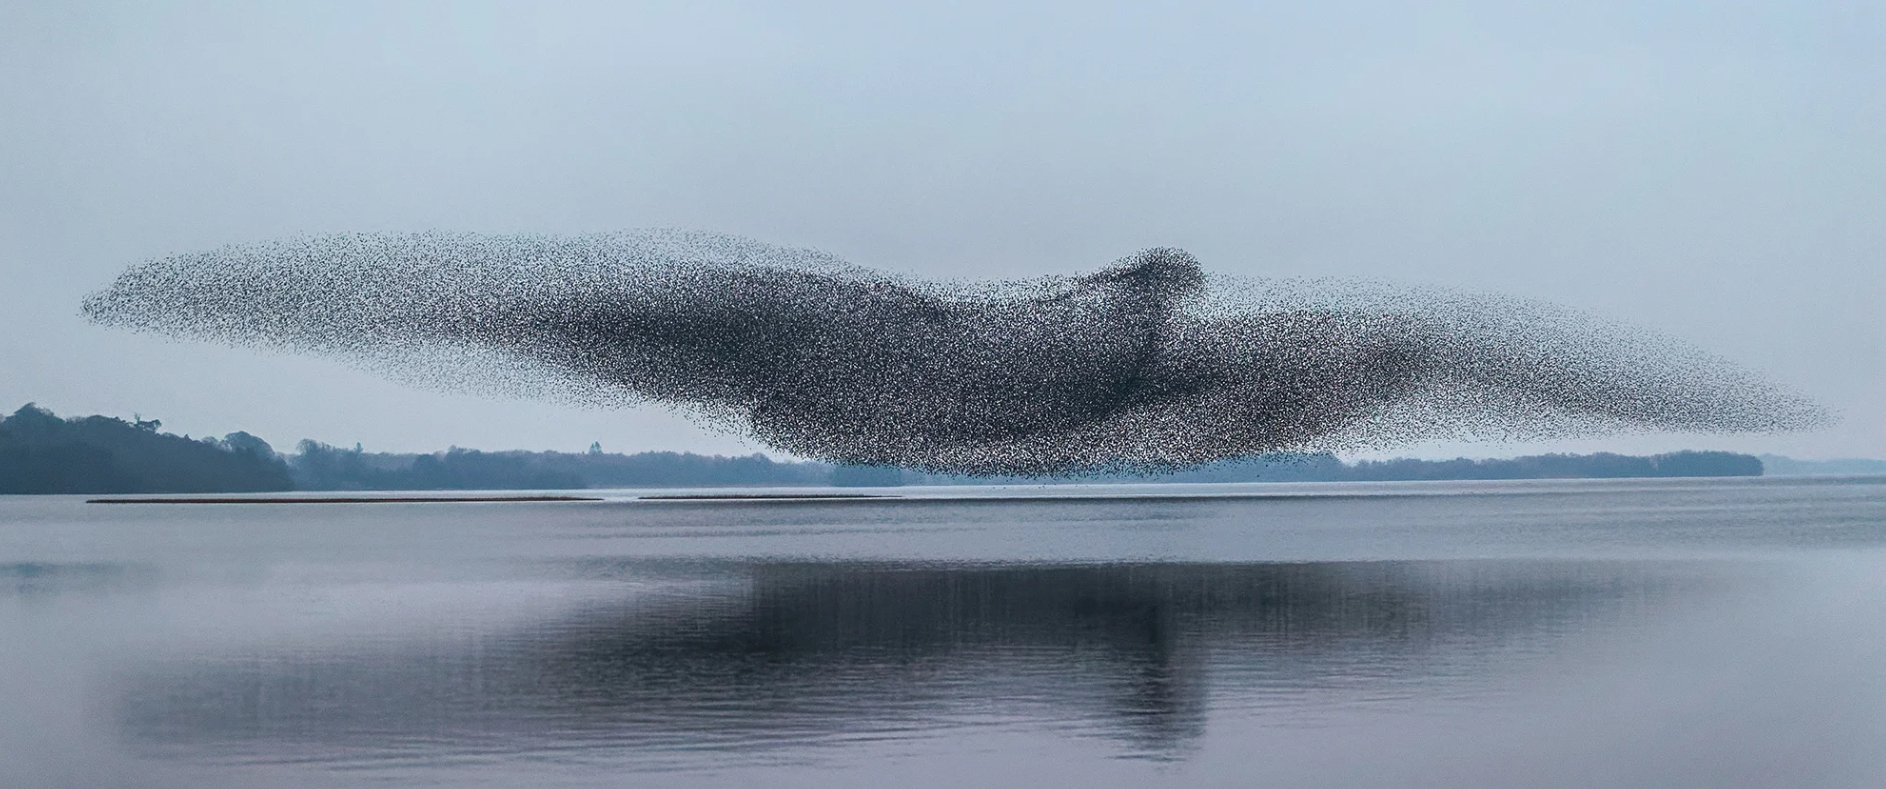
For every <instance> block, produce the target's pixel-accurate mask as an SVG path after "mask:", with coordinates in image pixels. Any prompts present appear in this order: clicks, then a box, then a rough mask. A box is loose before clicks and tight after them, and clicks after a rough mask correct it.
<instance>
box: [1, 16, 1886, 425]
mask: <svg viewBox="0 0 1886 789" xmlns="http://www.w3.org/2000/svg"><path fill="white" fill-rule="evenodd" d="M1882 42H1886V6H1882V5H1880V4H1877V3H1862V2H1852V3H1832V2H1830V3H1814V2H1779V1H1777V2H1767V3H1762V2H1753V3H1739V4H1723V3H1701V2H1699V3H1672V2H1636V3H1611V2H1603V1H1602V0H1600V1H1599V2H1576V3H1563V4H1559V5H1556V6H1555V5H1548V4H1541V3H1532V2H1504V3H1492V2H1481V3H1476V2H1431V3H1420V4H1405V3H1388V2H1340V1H1338V2H1326V1H1323V2H1294V3H1277V4H1262V3H1226V4H1191V5H1184V4H1171V3H1167V4H1157V7H1155V4H1110V3H1094V2H1078V3H1077V2H1068V3H1048V4H1033V5H1024V4H1017V3H1013V2H989V3H953V4H925V5H923V6H913V5H909V4H864V3H855V4H853V3H817V2H798V3H780V4H765V3H724V4H716V3H705V2H673V3H626V2H612V3H596V4H574V3H563V4H548V3H516V4H474V3H468V2H443V3H434V4H423V3H397V4H378V3H358V4H354V3H340V2H321V3H306V4H302V5H298V6H288V5H285V4H258V3H246V2H232V3H170V4H155V3H122V4H108V3H94V4H76V3H66V2H47V3H21V2H12V1H11V0H0V370H4V375H0V407H6V408H11V407H13V406H17V405H18V404H20V403H23V402H26V401H28V400H36V401H38V402H40V403H41V404H43V405H46V406H48V407H51V408H53V409H55V410H57V411H59V412H61V413H66V414H77V413H92V412H103V413H112V414H122V415H129V414H130V413H132V412H133V411H138V412H142V413H143V414H145V415H146V416H147V417H148V416H157V417H161V418H162V419H164V421H165V424H166V427H167V428H168V429H175V430H178V431H184V432H191V433H195V434H204V433H223V432H227V431H230V430H235V429H247V430H250V431H252V432H256V433H258V434H260V435H262V436H263V437H264V438H267V439H269V440H270V441H273V442H275V443H276V444H277V445H278V446H279V445H287V444H292V442H293V441H294V440H296V439H299V438H302V437H313V438H317V439H321V440H325V441H330V442H334V443H352V442H354V441H363V442H366V443H367V445H368V446H369V447H372V448H384V449H432V448H438V447H442V446H445V445H447V444H453V443H456V444H460V445H464V446H476V447H483V448H510V447H527V448H560V449H570V450H575V449H581V448H583V447H585V446H587V445H588V443H589V442H590V441H592V440H600V441H602V442H603V444H604V445H605V446H606V447H608V448H609V449H612V450H636V449H649V448H666V449H696V450H708V451H732V450H739V451H749V448H750V445H747V444H744V443H742V442H740V441H739V440H737V439H736V438H733V437H728V436H723V435H718V434H711V433H705V432H702V431H699V430H697V429H695V428H693V427H692V426H690V425H689V424H688V423H687V422H686V421H685V420H683V419H681V418H678V417H676V416H674V415H671V414H667V413H665V412H662V411H660V410H656V409H648V410H640V411H584V410H575V409H569V408H565V407H561V406H551V405H544V404H535V403H519V402H511V401H492V400H482V399H478V398H474V397H469V396H463V395H454V394H449V393H436V392H425V391H416V390H410V389H406V388H403V387H400V386H398V385H395V384H391V383H386V382H383V381H381V380H379V379H378V378H375V377H373V376H371V375H368V374H365V373H359V372H355V371H353V370H351V369H349V368H346V367H344V366H341V365H339V364H337V363H333V362H328V361H324V360H318V359H305V358H295V357H281V356H275V355H265V354H260V353H256V352H252V351H245V350H239V349H227V348H220V347H213V346H206V345H196V344H187V343H175V342H169V341H163V340H157V339H153V338H148V337H140V336H133V335H126V334H123V333H120V332H114V331H109V330H104V329H99V328H94V327H91V326H87V325H86V324H84V322H83V321H82V320H80V318H79V317H78V314H77V312H78V302H79V300H80V299H81V298H82V297H83V296H84V294H86V293H87V292H89V291H92V290H94V289H96V288H99V287H101V286H103V285H104V284H105V283H107V282H108V281H110V279H111V278H112V277H113V276H114V275H115V274H116V273H117V272H118V271H119V270H121V269H122V268H123V267H124V266H125V265H127V264H130V263H134V262H137V261H140V260H143V259H147V258H151V257H155V256H160V255H165V254H170V253H175V252H186V251H193V250H199V249H204V248H209V247H215V246H220V245H223V244H226V243H236V242H251V241H258V240H263V239H267V238H271V237H277V236H285V235H295V234H304V233H318V232H330V231H349V230H375V231H413V230H427V229H441V230H468V231H484V232H517V231H537V232H587V231H601V230H615V229H623V228H635V227H685V228H699V229H707V230H716V231H722V232H730V233H738V234H742V235H748V236H752V237H755V238H759V239H762V240H765V241H770V242H773V243H779V244H787V245H795V246H811V247H817V248H820V249H824V250H827V251H830V252H833V253H836V254H839V255H841V256H844V257H846V258H848V259H850V260H851V261H853V262H855V263H859V264H862V265H868V266H874V267H879V268H885V269H892V270H896V271H900V272H904V273H909V274H916V275H921V276H932V277H977V278H980V277H1012V276H1028V275H1036V274H1047V273H1065V272H1070V271H1077V270H1086V269H1092V268H1096V267H1099V266H1101V265H1104V264H1106V263H1107V262H1109V261H1112V260H1114V259H1116V258H1119V257H1121V256H1123V255H1126V254H1129V253H1132V252H1134V251H1136V250H1138V249H1141V248H1144V247H1147V246H1154V245H1173V246H1182V247H1184V248H1186V249H1188V250H1190V251H1192V252H1193V253H1195V254H1196V255H1198V257H1199V258H1200V260H1201V261H1202V262H1203V263H1204V265H1205V266H1206V267H1207V268H1209V269H1213V270H1217V271H1224V272H1231V273H1238V274H1246V275H1254V276H1304V275H1312V276H1357V277H1371V278H1388V279H1394V280H1400V281H1406V282H1411V283H1423V284H1438V285H1449V286H1457V287H1465V288H1470V289H1475V290H1488V291H1499V292H1505V293H1510V294H1514V295H1519V296H1525V297H1535V298H1544V299H1549V300H1552V301H1556V302H1559V303H1562V304H1567V305H1570V306H1573V307H1577V308H1581V309H1586V310H1590V311H1593V312H1596V313H1600V314H1604V315H1608V316H1612V317H1616V318H1619V319H1623V320H1626V321H1629V322H1633V323H1636V324H1640V325H1644V326H1648V327H1651V328H1653V329H1657V330H1659V331H1662V332H1665V333H1668V334H1671V335H1674V336H1677V337H1680V338H1683V339H1686V340H1689V341H1691V342H1694V343H1697V344H1700V345H1702V346H1704V347H1706V348H1709V349H1710V350H1713V351H1715V352H1717V353H1720V354H1722V355H1725V356H1728V357H1730V358H1732V359H1735V360H1737V361H1738V362H1741V363H1743V364H1745V365H1747V366H1749V367H1751V368H1754V369H1756V370H1759V371H1762V372H1764V373H1766V374H1768V375H1770V376H1772V377H1774V378H1776V379H1778V380H1781V381H1784V382H1787V383H1789V384H1792V385H1794V386H1796V387H1797V388H1799V389H1800V390H1802V391H1803V392H1805V393H1807V394H1809V395H1811V396H1814V397H1816V398H1818V399H1820V400H1821V401H1823V402H1824V403H1826V404H1828V405H1830V406H1832V407H1834V408H1836V409H1838V410H1839V411H1841V412H1842V413H1843V415H1844V417H1845V421H1844V423H1842V424H1841V425H1840V426H1838V427H1836V428H1834V429H1831V430H1827V431H1823V432H1819V433H1813V434H1801V435H1786V436H1753V437H1695V436H1651V437H1623V438H1618V439H1612V440H1606V441H1584V442H1577V443H1575V444H1561V445H1553V446H1552V447H1550V448H1564V449H1573V450H1581V451H1583V450H1591V449H1600V448H1603V449H1618V450H1624V451H1651V450H1660V449H1669V448H1679V447H1720V448H1730V449H1743V450H1750V451H1775V452H1781V453H1784V454H1793V455H1797V456H1802V457H1829V456H1845V455H1872V456H1882V455H1886V408H1882V406H1881V402H1882V399H1883V398H1882V394H1883V389H1886V364H1883V363H1886V351H1883V349H1886V324H1882V322H1881V321H1880V320H1879V317H1878V309H1877V307H1876V305H1878V304H1880V303H1882V302H1883V301H1886V44H1882ZM751 448H757V447H751ZM1541 448H1547V447H1539V446H1526V447H1519V446H1498V445H1473V446H1451V445H1450V446H1443V445H1434V446H1426V447H1417V448H1411V451H1414V452H1416V453H1418V454H1436V453H1454V452H1466V453H1469V454H1475V455H1488V454H1504V453H1508V452H1515V451H1531V450H1535V449H1541Z"/></svg>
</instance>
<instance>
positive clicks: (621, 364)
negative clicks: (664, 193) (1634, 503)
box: [84, 231, 1826, 475]
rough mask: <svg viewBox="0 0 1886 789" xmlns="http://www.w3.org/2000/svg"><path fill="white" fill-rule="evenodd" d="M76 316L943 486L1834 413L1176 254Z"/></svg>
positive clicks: (589, 278)
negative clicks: (661, 422) (542, 403)
mask: <svg viewBox="0 0 1886 789" xmlns="http://www.w3.org/2000/svg"><path fill="white" fill-rule="evenodd" d="M84 312H85V314H86V315H87V316H88V317H89V318H90V319H91V320H93V321H94V322H97V323H100V324H105V325H110V326H120V327H126V328H130V329H135V330H142V331H150V332H157V333H161V334H165V335H171V336H179V337H188V338H198V339H208V340H214V341H220V342H226V343H235V344H240V345H251V346H263V347H269V348H276V349H286V350H292V351H299V352H312V353H318V354H326V355H334V356H339V357H341V358H345V359H348V360H351V361H354V362H356V363H359V364H363V365H366V366H368V367H371V368H374V369H377V370H380V371H382V372H385V373H388V374H391V375H393V376H395V377H398V378H401V379H404V380H407V381H409V382H414V383H418V384H422V385H428V386H434V387H443V388H449V389H461V390H462V389H472V390H480V391H487V392H492V391H495V392H504V393H510V394H524V395H531V396H547V397H555V398H562V399H569V400H575V401H579V402H584V403H591V404H603V405H618V404H634V403H648V402H656V403H662V404H668V405H672V406H678V407H681V408H683V409H685V410H687V411H689V412H690V413H693V414H695V415H698V416H700V417H702V418H704V419H705V420H708V421H709V422H711V423H714V424H717V425H722V426H726V427H729V428H732V429H736V430H740V431H743V432H745V433H747V434H750V435H752V436H754V437H756V438H757V439H759V440H760V441H762V442H764V443H766V444H768V445H770V446H773V447H775V448H777V449H780V450H783V451H786V452H790V453H793V454H796V455H800V456H804V457H811V458H820V459H825V460H829V461H833V462H837V463H848V464H866V465H889V466H903V467H907V468H919V469H924V470H927V471H933V472H942V473H959V474H965V473H966V474H1023V475H1045V474H1078V473H1082V472H1085V471H1096V470H1125V469H1131V470H1160V469H1171V468H1177V467H1183V466H1188V465H1193V464H1198V463H1204V462H1209V461H1215V460H1223V459H1230V458H1237V457H1245V456H1250V455H1254V454H1260V453H1266V452H1275V451H1308V450H1337V451H1341V450H1354V449H1363V448H1385V447H1388V446H1392V445H1396V444H1403V443H1408V442H1414V441H1420V440H1427V439H1436V438H1455V439H1477V438H1478V439H1500V440H1518V439H1539V438H1551V437H1565V436H1574V435H1589V434H1594V433H1601V432H1612V431H1620V430H1666V431H1682V432H1740V431H1777V430H1789V429H1799V428H1805V427H1812V426H1815V425H1817V424H1820V423H1822V422H1823V421H1824V420H1825V419H1826V415H1825V413H1824V412H1823V411H1822V410H1820V409H1819V408H1818V407H1817V406H1816V405H1814V404H1813V403H1812V402H1810V401H1808V400H1806V399H1803V398H1801V397H1799V396H1797V395H1794V394H1791V393H1789V392H1788V391H1786V390H1784V389H1782V388H1780V387H1777V386H1775V385H1773V384H1771V383H1768V382H1766V381H1764V380H1763V379H1761V378H1759V377H1757V376H1755V375H1753V374H1750V373H1747V372H1744V371H1742V370H1739V369H1738V368H1736V367H1735V366H1733V365H1731V364H1729V363H1727V362H1725V361H1723V360H1721V359H1719V358H1717V357H1714V356H1711V355H1709V354H1707V353H1704V352H1702V351H1700V350H1697V349H1695V348H1693V347H1690V346H1687V345H1684V344H1682V343H1678V342H1675V341H1671V340H1667V339H1663V338H1660V337H1657V336H1655V335H1653V334H1650V333H1648V332H1644V331H1640V330H1635V329H1632V328H1629V327H1624V326H1619V325H1616V324H1612V323H1608V322H1605V321H1602V320H1597V319H1594V318H1591V317H1588V316H1584V315H1581V314H1579V313H1577V312H1575V311H1572V310H1567V309H1562V308H1558V307H1554V306H1551V305H1547V304H1541V303H1536V302H1529V301H1523V300H1517V299H1509V298H1501V297H1496V296H1481V295H1473V294H1464V293H1458V292H1453V291H1446V290H1439V289H1420V288H1407V287H1395V286H1389V285H1383V284H1370V283H1355V282H1337V281H1323V280H1310V281H1303V280H1250V279H1237V278H1231V277H1224V276H1217V275H1207V274H1206V273H1205V272H1204V271H1203V270H1202V269H1201V268H1200V266H1199V264H1198V262H1197V261H1196V260H1194V259H1193V257H1192V256H1191V255H1189V254H1187V253H1185V252H1183V251H1180V250H1176V249H1149V250H1146V251H1143V252H1140V253H1138V254H1136V255H1133V256H1131V257H1128V258H1126V259H1123V260H1120V261H1118V262H1115V263H1114V264H1112V265H1111V266H1108V267H1106V268H1103V269H1101V270H1099V271H1096V272H1094V273H1091V274H1085V275H1080V276H1065V277H1048V278H1041V279H1034V280H1026V281H1015V282H998V283H949V282H923V281H916V280H912V279H908V278H904V277H899V276H895V275H889V274H885V273H882V272H876V271H872V270H869V269H864V268H860V267H857V266H853V265H850V264H848V263H846V262H844V261H842V260H839V259H837V258H835V257H832V256H830V255H826V254H823V253H819V252H815V251H810V250H802V249H790V248H782V247H776V246H771V245H767V244H762V243H758V242H755V241H751V240H746V239H741V238H735V237H730V236H724V235H718V234H710V233H694V232H676V231H655V232H635V233H613V234H601V235H587V236H562V237H559V236H538V235H530V236H516V235H513V236H493V235H471V234H439V233H429V234H414V235H375V234H364V235H331V236H320V237H311V238H301V239H293V240H286V241H279V242H273V243H265V244H259V245H250V246H233V247H227V248H223V249H217V250H213V251H207V252H200V253H193V254H184V255H176V256H171V257H165V258H161V259H157V260H152V261H149V262H146V263H143V264H141V265H137V266H134V267H132V268H131V269H129V270H128V271H126V272H125V273H124V274H123V275H122V276H120V277H119V278H118V279H117V280H116V281H115V282H114V283H112V284H111V285H110V286H109V287H108V288H106V289H105V290H103V291H101V292H98V293H96V294H94V295H92V296H91V297H89V298H88V299H87V300H86V301H85V304H84Z"/></svg>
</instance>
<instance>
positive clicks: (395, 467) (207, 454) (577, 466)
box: [0, 404, 1886, 494]
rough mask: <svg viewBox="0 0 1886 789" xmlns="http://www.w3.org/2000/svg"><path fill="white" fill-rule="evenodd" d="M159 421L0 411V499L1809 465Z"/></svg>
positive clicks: (1718, 472)
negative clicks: (1037, 450)
mask: <svg viewBox="0 0 1886 789" xmlns="http://www.w3.org/2000/svg"><path fill="white" fill-rule="evenodd" d="M162 427H163V424H162V423H161V422H159V421H157V420H154V419H153V420H144V419H141V418H134V419H132V420H129V421H127V420H124V419H120V418H117V417H108V416H85V417H72V418H61V417H59V416H57V415H55V414H53V413H52V412H51V411H48V410H46V409H44V408H40V407H38V406H36V405H32V404H28V405H26V406H25V407H22V408H20V409H19V410H18V411H15V412H14V413H13V414H12V415H11V416H8V417H5V418H0V494H14V493H84V494H91V493H106V494H110V493H238V492H265V491H290V490H310V491H356V490H574V489H583V488H694V487H802V486H828V485H830V486H838V487H857V486H892V485H974V484H991V483H1041V482H1049V483H1054V482H1319V481H1390V480H1501V479H1574V478H1624V477H1723V476H1759V475H1761V474H1762V473H1763V472H1764V460H1766V461H1768V463H1769V464H1771V468H1770V473H1774V471H1775V470H1776V469H1774V468H1772V466H1782V467H1785V468H1787V469H1788V470H1789V471H1794V472H1795V473H1817V472H1816V471H1814V470H1812V469H1813V467H1814V464H1813V463H1812V462H1808V461H1793V460H1789V459H1788V458H1781V457H1774V456H1764V457H1762V458H1757V457H1755V456H1753V455H1743V454H1736V453H1730V452H1675V453H1670V454H1663V455H1653V456H1648V457H1638V456H1628V455H1616V454H1610V453H1598V454H1592V455H1562V454H1555V455H1534V456H1530V457H1519V458H1511V459H1503V460H1469V459H1466V458H1459V459H1455V460H1440V461H1435V460H1413V459H1396V460H1386V461H1361V462H1355V463H1345V462H1343V461H1342V460H1340V459H1338V458H1337V457H1336V456H1334V455H1331V454H1327V453H1317V454H1280V455H1265V456H1259V457H1253V458H1246V459H1240V460H1231V461H1224V462H1220V463H1212V464H1207V465H1204V466H1199V467H1195V468H1190V469H1185V470H1182V471H1176V472H1173V473H1168V474H1154V475H1136V474H1120V473H1104V474H1091V475H1084V476H1079V477H1069V478H1059V479H1050V480H1038V479H1013V478H1006V479H1005V478H995V479H991V478H972V477H956V476H944V475H935V474H926V473H923V472H919V471H913V470H908V469H898V468H886V467H870V466H845V465H833V464H829V463H819V462H802V461H785V460H773V459H771V458H768V457H766V456H765V455H760V454H754V455H746V456H737V457H726V456H721V455H697V454H693V453H685V452H639V453H635V454H618V453H609V452H604V451H602V448H601V447H600V446H599V445H591V447H590V449H589V451H587V452H527V451H507V452H484V451H479V450H475V449H459V448H456V447H455V448H452V449H448V450H445V451H442V452H432V453H394V452H368V451H366V450H365V449H363V448H362V447H360V446H359V445H355V446H353V447H351V448H343V447H335V446H330V445H328V444H323V443H320V442H317V441H311V440H304V441H302V442H300V443H299V444H298V445H297V446H296V447H295V451H294V452H292V453H286V454H284V453H280V452H277V451H276V450H275V448H274V447H271V446H270V445H269V444H268V442H266V441H263V440H262V439H260V438H257V437H255V436H253V435H250V434H248V433H243V432H236V433H230V434H228V435H225V436H222V437H220V438H216V437H200V438H191V437H190V436H179V435H175V434H171V433H165V432H162ZM1870 462H1871V463H1878V461H1870ZM1866 463H1869V461H1850V462H1849V464H1862V465H1856V466H1854V470H1856V471H1861V472H1862V473H1865V472H1869V471H1870V472H1873V473H1879V472H1882V471H1886V464H1880V465H1881V468H1879V469H1877V470H1875V469H1873V468H1872V467H1871V466H1865V465H1863V464H1866ZM1797 469H1807V470H1805V471H1797ZM1841 470H1842V471H1845V470H1846V467H1844V466H1843V467H1841ZM1784 473H1786V472H1784ZM1826 473H1839V472H1838V471H1835V472H1826ZM1849 473H1851V472H1849Z"/></svg>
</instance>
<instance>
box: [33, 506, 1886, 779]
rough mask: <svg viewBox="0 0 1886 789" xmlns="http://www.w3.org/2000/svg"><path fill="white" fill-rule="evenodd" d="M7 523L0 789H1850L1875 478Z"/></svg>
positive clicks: (1874, 573) (1883, 512)
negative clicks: (598, 788) (605, 788)
mask: <svg viewBox="0 0 1886 789" xmlns="http://www.w3.org/2000/svg"><path fill="white" fill-rule="evenodd" d="M874 492H877V493H883V494H888V495H895V496H900V498H884V499H857V500H805V501H792V500H747V501H691V500H663V501H649V500H639V499H638V498H637V497H639V496H643V495H649V494H651V493H655V492H652V491H604V492H600V493H598V494H597V495H600V496H603V497H604V499H605V500H602V501H595V502H539V503H370V504H237V505H226V504H173V505H155V504H144V505H139V504H125V505H115V506H107V505H101V504H87V503H85V501H84V499H83V498H82V497H63V496H47V497H0V711H4V712H3V713H0V785H4V786H21V787H38V786H73V787H93V786H152V787H172V786H175V787H198V786H210V787H216V786H229V787H277V786H288V787H293V786H322V787H329V786H380V787H385V786H393V787H400V786H442V787H445V786H449V787H478V786H532V787H538V786H595V785H611V786H615V785H620V786H638V787H640V786H648V787H664V786H681V787H697V786H698V787H705V786H749V785H751V786H787V787H815V786H816V787H834V786H836V787H880V786H896V787H900V789H916V788H918V787H932V786H936V787H941V786H952V787H954V786H991V787H1002V786H1027V787H1042V786H1064V785H1075V786H1083V787H1091V788H1099V787H1160V786H1226V787H1230V786H1239V787H1243V786H1288V787H1378V786H1397V787H1514V786H1539V787H1593V786H1646V787H1649V786H1655V787H1775V786H1792V787H1878V786H1886V478H1741V479H1718V480H1668V479H1664V480H1615V481H1522V482H1495V483H1487V482H1480V483H1464V482H1463V483H1376V484H1361V483H1354V484H1350V483H1324V484H1292V485H1286V484H1273V485H1262V484H1253V485H1142V486H1061V487H1029V488H945V489H916V488H907V489H891V490H884V491H874Z"/></svg>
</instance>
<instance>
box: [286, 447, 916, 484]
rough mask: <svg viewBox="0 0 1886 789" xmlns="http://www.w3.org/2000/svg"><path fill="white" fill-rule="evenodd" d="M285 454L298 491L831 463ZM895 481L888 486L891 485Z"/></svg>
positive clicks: (806, 474) (564, 480)
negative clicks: (290, 458) (291, 459)
mask: <svg viewBox="0 0 1886 789" xmlns="http://www.w3.org/2000/svg"><path fill="white" fill-rule="evenodd" d="M299 450H300V454H298V455H296V456H295V457H294V458H293V463H292V467H293V470H294V475H295V484H296V487H299V488H301V489H304V490H555V489H567V488H658V487H694V486H721V485H756V486H757V485H823V484H826V482H827V481H828V480H829V478H830V475H831V467H830V466H827V465H825V464H822V463H779V462H775V461H773V460H770V459H768V458H767V457H766V456H764V455H748V456H744V457H722V456H719V455H713V456H708V455H696V454H692V453H677V452H643V453H639V454H634V455H618V454H606V453H603V452H601V451H594V452H585V453H581V454H575V453H565V452H479V451H477V450H469V449H457V448H454V449H450V450H447V451H445V452H440V453H435V454H419V455H414V454H393V453H368V452H364V451H362V450H361V449H360V448H359V447H355V448H353V449H338V448H335V447H332V446H329V445H327V444H321V443H318V442H314V441H303V442H301V444H300V447H299ZM893 484H895V483H893Z"/></svg>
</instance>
